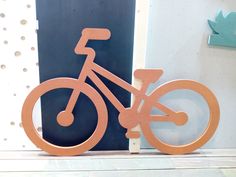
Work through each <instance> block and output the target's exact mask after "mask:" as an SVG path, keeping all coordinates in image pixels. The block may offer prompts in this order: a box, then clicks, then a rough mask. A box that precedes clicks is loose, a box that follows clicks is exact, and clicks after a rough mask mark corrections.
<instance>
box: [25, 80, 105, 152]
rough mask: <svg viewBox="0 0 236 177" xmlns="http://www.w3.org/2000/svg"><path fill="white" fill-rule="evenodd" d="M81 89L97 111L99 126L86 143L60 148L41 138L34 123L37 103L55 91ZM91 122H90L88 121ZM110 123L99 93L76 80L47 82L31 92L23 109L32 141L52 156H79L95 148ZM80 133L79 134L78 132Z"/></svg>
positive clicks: (26, 126) (27, 131) (26, 129)
mask: <svg viewBox="0 0 236 177" xmlns="http://www.w3.org/2000/svg"><path fill="white" fill-rule="evenodd" d="M75 88H76V89H78V88H79V89H80V92H81V93H82V94H84V95H86V96H87V97H88V98H89V99H90V101H91V102H92V103H93V105H94V106H95V108H96V111H97V116H98V119H97V125H96V128H95V130H94V132H93V133H92V135H90V137H89V138H88V139H87V140H85V141H84V142H82V143H80V144H77V145H72V146H59V145H55V144H52V143H50V142H48V141H46V140H45V139H43V138H42V137H41V135H40V134H39V133H38V132H37V130H36V128H35V127H34V123H33V109H34V106H35V104H36V102H37V101H38V100H39V99H40V97H41V96H43V95H44V94H46V93H48V92H50V91H53V90H55V89H71V90H73V89H75ZM88 121H89V120H88ZM107 122H108V113H107V108H106V105H105V102H104V101H103V99H102V97H101V96H100V95H99V93H98V92H97V91H96V90H95V89H94V88H92V87H91V86H90V85H88V84H86V83H83V85H80V84H78V81H77V80H76V79H72V78H57V79H52V80H48V81H45V82H43V83H41V84H40V85H39V86H37V87H36V88H35V89H33V90H32V91H31V93H30V94H29V95H28V96H27V98H26V100H25V102H24V105H23V108H22V125H23V128H24V130H25V132H26V134H27V136H28V137H29V138H30V140H31V141H32V142H33V143H34V144H35V145H36V146H37V147H38V148H40V149H42V150H43V151H46V152H47V153H49V154H52V155H79V154H81V153H83V152H85V151H87V150H90V149H91V148H93V147H94V146H95V145H96V144H97V143H98V142H99V141H100V140H101V138H102V137H103V135H104V133H105V130H106V127H107ZM78 133H79V132H78Z"/></svg>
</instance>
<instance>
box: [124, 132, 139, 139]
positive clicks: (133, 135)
mask: <svg viewBox="0 0 236 177" xmlns="http://www.w3.org/2000/svg"><path fill="white" fill-rule="evenodd" d="M125 136H126V138H139V137H140V133H139V132H137V131H127V132H126V134H125Z"/></svg>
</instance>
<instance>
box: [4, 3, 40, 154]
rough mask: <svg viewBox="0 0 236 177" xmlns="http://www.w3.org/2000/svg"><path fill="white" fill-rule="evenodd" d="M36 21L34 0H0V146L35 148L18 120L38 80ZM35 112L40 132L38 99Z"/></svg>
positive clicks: (6, 147) (13, 148)
mask: <svg viewBox="0 0 236 177" xmlns="http://www.w3.org/2000/svg"><path fill="white" fill-rule="evenodd" d="M16 7H17V13H16ZM35 24H36V7H35V1H29V0H20V1H15V0H13V1H11V0H0V51H1V52H0V80H1V92H0V97H1V99H0V106H1V107H4V109H1V116H0V119H1V124H0V150H22V149H24V150H34V149H37V148H36V147H35V145H34V144H32V143H31V141H30V140H29V138H28V137H27V136H26V134H25V132H24V130H23V127H22V122H21V109H22V105H23V102H24V100H25V98H26V96H27V95H28V94H29V92H30V91H31V90H32V89H33V88H34V87H35V86H37V85H38V84H39V67H38V53H37V33H35V31H37V29H36V25H35ZM34 114H35V116H34V124H35V127H36V130H37V131H38V132H39V133H42V125H41V111H40V104H39V103H38V104H37V106H36V107H35V109H34ZM16 136H17V138H16Z"/></svg>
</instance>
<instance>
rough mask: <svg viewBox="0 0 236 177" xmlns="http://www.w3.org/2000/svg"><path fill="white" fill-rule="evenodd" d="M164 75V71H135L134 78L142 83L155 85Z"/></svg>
mask: <svg viewBox="0 0 236 177" xmlns="http://www.w3.org/2000/svg"><path fill="white" fill-rule="evenodd" d="M162 73H163V70H162V69H137V70H135V71H134V77H135V78H137V79H140V80H141V81H148V82H150V83H154V82H156V81H157V80H158V79H159V78H160V77H161V75H162Z"/></svg>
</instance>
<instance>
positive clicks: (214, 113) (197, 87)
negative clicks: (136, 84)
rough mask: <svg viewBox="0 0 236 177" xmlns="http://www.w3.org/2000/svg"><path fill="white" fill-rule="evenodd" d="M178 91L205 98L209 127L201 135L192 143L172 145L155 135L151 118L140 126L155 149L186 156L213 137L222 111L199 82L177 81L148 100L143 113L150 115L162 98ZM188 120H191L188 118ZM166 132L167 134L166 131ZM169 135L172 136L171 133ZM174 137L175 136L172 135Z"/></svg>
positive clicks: (168, 84) (153, 94)
mask: <svg viewBox="0 0 236 177" xmlns="http://www.w3.org/2000/svg"><path fill="white" fill-rule="evenodd" d="M178 90H183V91H185V92H186V90H187V91H193V92H195V94H197V95H200V96H201V97H202V98H203V100H204V101H205V102H206V103H207V104H206V105H207V107H208V112H209V117H208V120H207V121H208V122H207V123H206V124H207V125H206V127H205V128H204V130H203V131H202V132H201V134H200V135H197V137H195V139H193V140H191V142H188V143H183V144H180V145H178V144H177V145H176V144H172V143H169V142H168V143H167V142H165V141H164V140H162V139H161V138H159V137H158V135H156V134H155V131H154V130H152V127H151V123H152V120H151V119H149V118H147V119H145V118H144V120H143V121H141V123H140V126H141V129H142V131H143V134H144V136H145V138H146V139H147V140H148V142H149V143H150V144H151V145H152V146H153V147H155V148H156V149H159V150H160V151H161V152H164V153H167V154H185V153H190V152H192V151H194V150H196V149H198V148H199V147H201V146H202V145H204V144H205V143H206V142H207V141H208V140H209V139H210V138H211V137H212V136H213V134H214V132H215V130H216V128H217V126H218V123H219V115H220V111H219V104H218V102H217V99H216V97H215V96H214V94H213V93H212V92H211V91H210V90H209V89H208V88H207V87H206V86H204V85H202V84H200V83H198V82H195V81H191V80H176V81H171V82H169V83H166V84H164V85H162V86H160V87H159V88H157V89H156V90H155V91H154V92H153V93H152V94H151V95H150V99H149V100H147V101H148V103H146V104H145V103H144V105H143V108H142V109H143V111H144V112H145V114H148V115H150V114H151V112H152V109H153V107H154V105H155V103H157V102H159V101H160V99H161V98H162V97H164V96H165V95H167V94H169V93H170V92H172V91H178ZM182 96H183V95H182ZM170 99H172V98H170ZM185 101H186V100H185ZM192 101H194V100H192ZM175 106H176V105H175ZM187 106H190V105H188V104H187ZM178 111H184V110H178ZM173 119H174V117H173ZM188 119H191V118H190V117H188ZM197 119H199V117H197ZM200 121H201V119H200ZM158 123H159V122H157V124H158ZM159 124H160V123H159ZM172 125H173V123H172ZM174 125H175V124H174ZM175 126H176V125H175ZM191 128H193V127H190V130H189V131H188V132H184V133H185V134H189V133H190V131H191V130H192V129H191ZM166 130H168V128H166ZM164 132H165V133H166V131H164ZM169 133H170V134H171V131H170V132H169ZM172 135H174V134H173V133H172Z"/></svg>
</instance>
